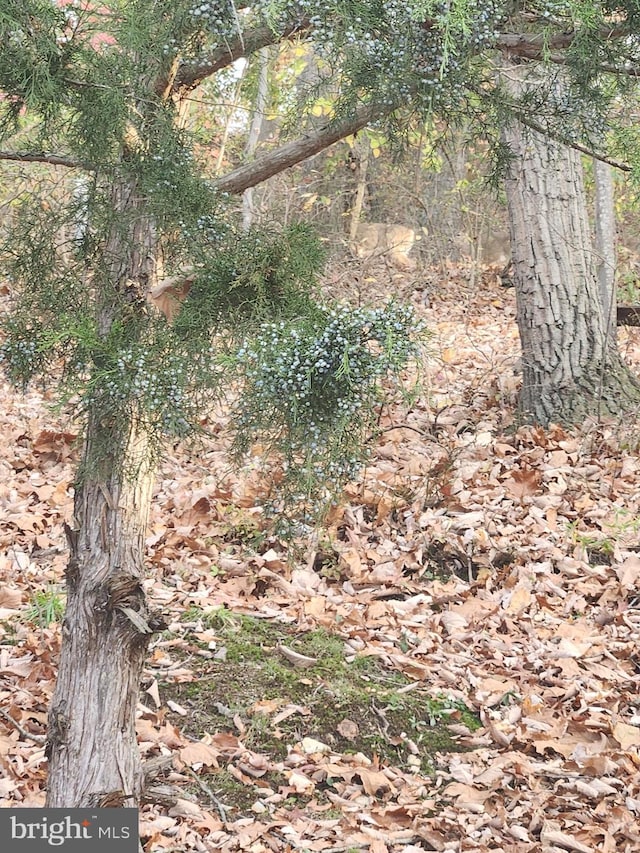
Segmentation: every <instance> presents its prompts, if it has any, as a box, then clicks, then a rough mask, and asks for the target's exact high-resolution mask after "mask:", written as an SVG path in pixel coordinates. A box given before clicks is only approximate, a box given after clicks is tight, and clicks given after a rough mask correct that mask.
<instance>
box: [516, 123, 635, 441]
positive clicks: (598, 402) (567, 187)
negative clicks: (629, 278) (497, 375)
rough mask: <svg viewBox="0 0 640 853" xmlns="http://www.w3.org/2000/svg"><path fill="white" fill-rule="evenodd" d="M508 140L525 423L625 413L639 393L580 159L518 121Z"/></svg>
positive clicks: (571, 419)
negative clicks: (595, 237) (607, 303)
mask: <svg viewBox="0 0 640 853" xmlns="http://www.w3.org/2000/svg"><path fill="white" fill-rule="evenodd" d="M505 141H506V142H507V144H508V145H509V147H510V148H511V150H512V152H513V155H514V158H513V161H512V164H511V168H510V173H509V176H508V178H507V180H506V193H507V203H508V210H509V219H510V228H511V245H512V252H513V263H514V284H515V289H516V301H517V321H518V328H519V331H520V340H521V344H522V364H523V375H522V380H523V386H522V392H521V408H522V412H523V416H524V418H525V419H526V420H529V421H534V422H537V423H540V424H543V425H547V424H549V423H550V422H552V421H553V422H559V423H565V424H570V423H580V422H581V421H583V420H584V418H585V417H587V416H588V415H617V414H620V413H621V412H622V411H624V410H625V409H629V408H631V407H633V406H635V405H637V403H638V401H639V400H640V386H639V384H638V382H637V380H636V379H635V378H634V377H633V376H632V374H631V373H630V371H629V370H628V369H627V367H626V366H625V365H624V363H623V362H622V359H621V357H620V354H619V352H618V349H617V346H616V341H615V338H614V336H612V335H611V334H609V333H608V326H607V323H606V322H605V319H604V316H603V310H602V303H601V300H600V290H599V285H598V279H597V275H596V272H595V269H594V263H593V251H592V241H591V233H590V229H589V223H588V220H587V214H586V202H585V196H584V186H583V180H582V165H581V161H580V155H579V154H578V153H577V152H576V151H574V150H573V149H569V148H566V147H564V146H562V145H559V144H557V143H555V142H553V141H550V140H549V139H547V138H545V137H543V136H541V135H540V134H538V133H536V132H535V131H532V130H529V129H528V128H525V127H524V126H523V125H521V124H520V123H518V122H514V123H513V124H512V126H511V127H510V128H509V129H508V130H506V131H505Z"/></svg>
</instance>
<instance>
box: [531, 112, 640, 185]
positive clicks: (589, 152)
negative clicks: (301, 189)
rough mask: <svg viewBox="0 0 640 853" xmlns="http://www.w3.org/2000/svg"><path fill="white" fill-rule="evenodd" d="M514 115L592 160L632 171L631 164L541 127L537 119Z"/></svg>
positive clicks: (624, 170)
mask: <svg viewBox="0 0 640 853" xmlns="http://www.w3.org/2000/svg"><path fill="white" fill-rule="evenodd" d="M516 117H517V119H518V121H519V122H520V123H521V124H524V125H526V126H527V127H530V128H531V130H535V131H536V133H539V134H541V135H542V136H546V137H547V138H549V139H553V140H555V141H556V142H559V143H560V144H561V145H566V147H567V148H574V149H575V150H576V151H580V153H581V154H587V155H588V156H589V157H593V159H594V160H600V162H601V163H608V165H609V166H613V167H614V168H615V169H620V170H621V171H622V172H631V171H632V169H631V166H630V165H629V164H628V163H623V162H622V161H620V160H613V159H611V158H610V157H607V156H606V155H604V154H600V153H599V152H598V151H594V150H593V148H587V146H586V145H581V144H580V143H579V142H575V141H574V140H572V139H567V137H565V136H563V135H562V134H561V133H556V132H555V131H553V130H550V129H549V128H548V127H543V125H541V124H538V122H537V121H534V120H533V119H530V118H527V117H526V116H523V115H520V114H516Z"/></svg>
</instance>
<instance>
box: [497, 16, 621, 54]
mask: <svg viewBox="0 0 640 853" xmlns="http://www.w3.org/2000/svg"><path fill="white" fill-rule="evenodd" d="M579 35H580V32H579V31H578V30H570V31H569V32H564V33H555V34H553V35H548V34H546V33H500V35H499V36H498V37H497V38H496V40H495V41H494V42H493V45H494V47H496V48H498V49H499V50H508V51H509V52H510V53H512V54H516V55H524V56H529V55H530V52H532V53H533V54H535V58H536V59H542V58H544V57H545V56H548V54H549V52H550V51H553V50H562V49H563V48H567V47H571V45H572V44H573V43H574V41H575V40H576V38H578V37H579ZM598 35H599V37H600V38H601V39H602V40H603V41H611V40H613V39H620V38H625V37H626V36H628V35H630V31H629V25H628V24H627V23H620V24H617V25H616V26H606V27H601V28H600V31H599V33H598ZM530 58H533V56H531V57H530Z"/></svg>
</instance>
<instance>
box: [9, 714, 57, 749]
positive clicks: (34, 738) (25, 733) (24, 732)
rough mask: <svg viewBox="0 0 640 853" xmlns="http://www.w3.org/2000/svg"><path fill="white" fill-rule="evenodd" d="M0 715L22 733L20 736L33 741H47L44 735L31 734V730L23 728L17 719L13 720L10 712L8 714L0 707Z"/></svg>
mask: <svg viewBox="0 0 640 853" xmlns="http://www.w3.org/2000/svg"><path fill="white" fill-rule="evenodd" d="M0 717H2V719H3V720H6V721H7V722H8V723H11V725H12V726H14V727H15V728H16V729H17V730H18V731H19V732H20V734H21V735H22V737H25V738H28V739H29V740H32V741H34V743H40V744H44V743H46V742H47V738H46V735H32V734H31V732H28V731H27V730H26V729H25V728H23V727H22V726H21V725H20V723H19V722H18V721H17V720H14V719H13V717H12V716H11V714H8V713H7V712H6V711H4V710H3V709H2V708H0Z"/></svg>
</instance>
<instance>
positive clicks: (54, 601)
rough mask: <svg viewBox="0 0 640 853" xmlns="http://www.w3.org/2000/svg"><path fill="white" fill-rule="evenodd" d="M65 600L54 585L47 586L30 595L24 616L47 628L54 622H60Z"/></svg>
mask: <svg viewBox="0 0 640 853" xmlns="http://www.w3.org/2000/svg"><path fill="white" fill-rule="evenodd" d="M64 607H65V602H64V598H63V596H62V595H61V594H60V593H59V592H58V591H57V590H56V588H55V587H53V586H50V587H47V589H46V590H40V591H39V592H36V593H34V595H33V596H32V597H31V602H30V604H29V609H28V610H27V612H26V614H25V616H26V619H27V621H29V622H33V623H34V625H38V626H39V627H40V628H48V627H49V625H51V624H52V623H54V622H60V620H61V619H62V617H63V616H64Z"/></svg>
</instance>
